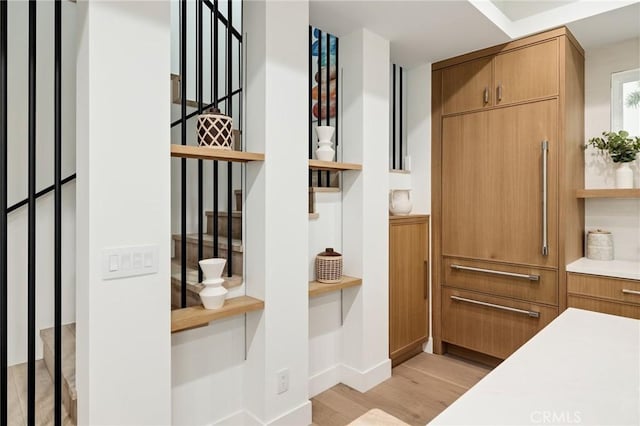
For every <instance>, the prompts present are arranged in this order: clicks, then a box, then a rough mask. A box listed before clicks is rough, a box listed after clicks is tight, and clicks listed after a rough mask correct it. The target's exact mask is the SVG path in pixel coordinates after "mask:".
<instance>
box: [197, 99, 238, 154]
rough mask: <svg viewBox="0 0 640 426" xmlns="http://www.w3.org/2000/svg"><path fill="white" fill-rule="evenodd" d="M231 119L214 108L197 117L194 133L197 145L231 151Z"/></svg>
mask: <svg viewBox="0 0 640 426" xmlns="http://www.w3.org/2000/svg"><path fill="white" fill-rule="evenodd" d="M232 127H233V119H232V118H231V117H228V116H226V115H224V114H221V113H220V111H219V110H218V109H216V108H212V109H210V110H208V111H206V112H204V113H202V114H200V115H199V116H198V123H197V125H196V133H197V135H198V144H199V145H200V146H206V147H209V148H218V149H232V146H233V132H232Z"/></svg>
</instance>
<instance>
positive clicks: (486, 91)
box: [483, 87, 489, 104]
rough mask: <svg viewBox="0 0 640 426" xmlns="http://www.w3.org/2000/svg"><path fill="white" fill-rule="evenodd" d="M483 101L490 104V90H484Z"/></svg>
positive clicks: (486, 88)
mask: <svg viewBox="0 0 640 426" xmlns="http://www.w3.org/2000/svg"><path fill="white" fill-rule="evenodd" d="M483 99H484V103H485V104H488V103H489V88H488V87H485V88H484V95H483Z"/></svg>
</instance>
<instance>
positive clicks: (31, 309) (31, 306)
mask: <svg viewBox="0 0 640 426" xmlns="http://www.w3.org/2000/svg"><path fill="white" fill-rule="evenodd" d="M36 28H37V21H36V1H35V0H29V132H28V133H29V141H28V142H29V143H28V145H29V146H28V155H29V183H28V188H29V191H28V192H29V197H28V198H29V207H28V219H27V222H28V233H27V239H28V243H27V265H28V266H27V283H28V290H27V329H28V337H27V352H28V356H27V358H28V363H27V424H28V425H29V426H34V425H35V422H36V167H37V164H36V55H37V52H36Z"/></svg>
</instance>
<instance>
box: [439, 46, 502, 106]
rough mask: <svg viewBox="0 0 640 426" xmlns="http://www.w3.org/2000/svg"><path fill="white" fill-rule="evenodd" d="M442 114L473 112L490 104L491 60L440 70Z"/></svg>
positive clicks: (480, 60) (466, 63) (486, 59)
mask: <svg viewBox="0 0 640 426" xmlns="http://www.w3.org/2000/svg"><path fill="white" fill-rule="evenodd" d="M442 102H443V106H442V111H443V112H442V113H443V114H452V113H456V112H464V111H473V110H477V109H482V108H485V107H487V106H490V105H491V104H492V99H491V58H480V59H476V60H473V61H469V62H465V63H462V64H459V65H454V66H452V67H449V68H445V69H444V70H442Z"/></svg>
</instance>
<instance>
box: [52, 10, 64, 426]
mask: <svg viewBox="0 0 640 426" xmlns="http://www.w3.org/2000/svg"><path fill="white" fill-rule="evenodd" d="M54 21H55V22H54V31H55V35H54V39H55V41H54V45H55V47H54V50H55V51H54V72H53V73H54V127H55V129H54V132H55V141H54V145H55V153H54V158H55V160H54V163H55V164H54V175H55V176H54V186H55V189H54V191H55V199H54V203H55V206H54V210H55V213H54V221H55V226H54V234H55V236H54V240H55V248H54V257H55V260H54V264H55V265H54V300H55V302H54V305H55V308H54V341H55V343H54V348H55V349H54V350H55V355H54V359H55V361H54V364H55V366H54V369H53V370H54V374H53V386H54V398H53V399H54V402H53V407H54V417H53V419H54V422H55V425H56V426H61V425H62V3H61V0H55V11H54Z"/></svg>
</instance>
